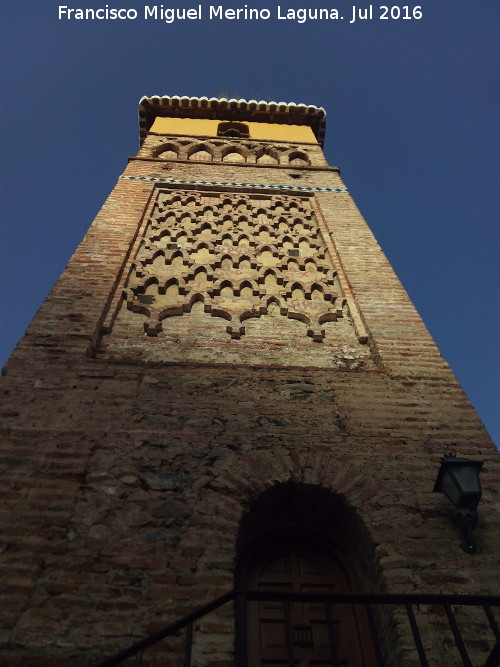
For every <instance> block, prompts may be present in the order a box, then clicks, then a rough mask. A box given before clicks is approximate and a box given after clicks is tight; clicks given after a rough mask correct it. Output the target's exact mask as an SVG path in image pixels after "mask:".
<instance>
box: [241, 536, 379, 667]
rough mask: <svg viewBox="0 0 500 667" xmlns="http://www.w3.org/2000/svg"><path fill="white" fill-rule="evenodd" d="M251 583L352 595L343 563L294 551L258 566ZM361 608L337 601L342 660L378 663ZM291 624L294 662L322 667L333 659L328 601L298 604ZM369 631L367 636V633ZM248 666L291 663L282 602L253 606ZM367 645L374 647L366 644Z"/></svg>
mask: <svg viewBox="0 0 500 667" xmlns="http://www.w3.org/2000/svg"><path fill="white" fill-rule="evenodd" d="M252 579H253V581H252V582H249V583H251V586H252V588H253V589H254V590H260V591H294V592H302V593H334V592H336V593H349V592H351V582H350V580H349V577H348V575H347V573H346V571H345V570H344V569H343V567H342V566H341V565H340V564H339V563H337V562H336V561H334V560H333V559H330V558H327V557H326V556H323V555H317V554H314V553H310V552H307V551H301V550H295V549H294V550H291V551H289V552H287V553H282V554H281V555H277V556H276V557H275V558H273V559H272V560H268V561H267V562H266V563H265V564H263V565H261V566H260V567H257V568H256V569H255V570H254V572H253V575H252ZM360 616H361V614H360V610H358V609H353V607H352V606H351V605H349V606H346V605H332V618H333V627H334V635H335V642H336V646H337V654H338V659H339V664H340V665H342V666H343V667H344V666H345V667H368V666H370V667H371V665H372V664H373V658H372V657H371V654H372V649H371V641H370V640H369V639H366V637H368V638H369V634H367V633H366V628H364V627H363V625H364V624H363V619H362V618H360ZM291 623H292V628H293V643H294V657H295V665H297V666H298V667H313V666H315V667H320V666H326V665H329V666H330V667H331V665H332V664H333V663H332V649H331V645H330V641H329V633H328V626H327V620H326V610H325V605H324V604H323V603H320V604H317V603H311V602H294V603H292V604H291ZM365 635H366V637H365ZM248 641H249V654H248V657H249V661H248V662H249V667H270V666H271V665H273V666H278V665H288V657H287V656H288V654H287V644H286V626H285V619H284V610H283V604H282V603H281V602H254V603H251V604H250V608H249V625H248ZM367 643H368V644H370V646H367Z"/></svg>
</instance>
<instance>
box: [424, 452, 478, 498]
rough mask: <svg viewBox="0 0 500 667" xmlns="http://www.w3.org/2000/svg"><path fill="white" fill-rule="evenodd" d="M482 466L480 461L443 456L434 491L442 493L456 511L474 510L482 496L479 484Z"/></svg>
mask: <svg viewBox="0 0 500 667" xmlns="http://www.w3.org/2000/svg"><path fill="white" fill-rule="evenodd" d="M482 465H483V464H482V461H469V460H467V459H461V458H456V457H454V456H445V457H444V458H443V460H442V461H441V469H440V471H439V475H438V478H437V480H436V486H435V487H434V490H435V491H442V492H443V493H444V494H445V496H446V497H447V498H448V499H449V500H450V501H451V502H452V503H453V504H454V505H455V507H457V508H458V509H475V508H476V507H477V506H478V503H479V501H480V499H481V495H482V490H481V484H480V482H479V471H480V470H481V467H482Z"/></svg>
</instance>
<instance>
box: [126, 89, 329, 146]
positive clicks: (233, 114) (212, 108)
mask: <svg viewBox="0 0 500 667" xmlns="http://www.w3.org/2000/svg"><path fill="white" fill-rule="evenodd" d="M158 116H163V117H170V118H172V117H177V118H209V119H213V120H229V121H231V120H233V121H239V122H245V121H247V122H257V123H258V122H261V123H279V124H282V125H283V124H284V125H307V126H308V127H310V128H311V129H312V131H313V132H314V135H315V137H316V139H317V140H318V142H319V143H320V144H321V145H323V142H324V139H325V131H326V112H325V110H324V109H323V107H316V106H314V105H307V104H295V103H294V102H265V101H262V100H261V101H260V102H257V100H243V99H238V100H237V99H234V98H233V99H226V98H225V97H210V98H208V97H178V96H177V95H174V96H172V97H169V96H168V95H164V96H163V97H159V96H157V95H154V96H152V97H142V98H141V100H140V101H139V139H140V142H141V144H142V142H143V141H144V139H145V137H146V134H147V133H148V131H149V129H150V128H151V126H152V125H153V123H154V120H155V118H157V117H158Z"/></svg>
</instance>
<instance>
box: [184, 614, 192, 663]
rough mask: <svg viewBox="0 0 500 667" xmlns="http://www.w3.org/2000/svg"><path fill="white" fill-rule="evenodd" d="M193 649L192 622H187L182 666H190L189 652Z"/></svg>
mask: <svg viewBox="0 0 500 667" xmlns="http://www.w3.org/2000/svg"><path fill="white" fill-rule="evenodd" d="M192 650H193V623H192V622H191V623H188V625H187V631H186V647H185V649H184V667H191V653H192Z"/></svg>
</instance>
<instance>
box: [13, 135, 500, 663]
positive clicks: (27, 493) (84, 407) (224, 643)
mask: <svg viewBox="0 0 500 667" xmlns="http://www.w3.org/2000/svg"><path fill="white" fill-rule="evenodd" d="M160 140H161V138H158V137H150V138H149V139H148V140H147V142H146V143H145V145H144V147H143V148H142V149H141V153H140V155H141V156H143V157H144V159H133V160H132V161H130V163H129V165H128V167H127V169H126V171H125V175H126V176H134V177H152V178H157V179H158V178H160V179H166V178H174V179H180V180H184V181H191V180H203V181H217V182H220V181H222V182H228V183H231V182H237V183H261V184H265V183H268V184H273V185H292V186H297V185H300V186H307V187H313V188H344V187H345V186H344V184H343V182H342V181H341V179H340V176H339V174H338V171H337V170H335V169H332V168H329V167H327V166H326V165H325V163H324V161H323V159H322V157H321V155H320V150H319V148H317V149H313V148H312V147H310V146H307V147H299V148H304V150H305V149H306V148H308V149H309V150H310V155H311V156H312V157H311V163H312V165H313V166H311V167H309V168H303V169H300V168H291V167H289V166H286V165H281V166H280V165H276V166H272V165H271V166H261V165H256V164H248V163H246V164H244V165H241V164H239V163H238V164H236V165H235V164H229V163H221V162H218V161H214V162H210V163H204V162H190V161H189V160H186V159H183V158H182V157H180V158H179V159H178V160H175V161H171V162H167V161H165V160H161V159H160V158H158V159H157V158H149V157H148V153H147V151H149V150H151V151H154V149H155V147H157V145H158V143H159V142H160ZM193 141H194V140H193ZM146 158H147V159H146ZM292 175H293V176H296V175H299V176H300V178H298V179H297V178H292ZM169 187H174V188H177V189H184V190H185V189H188V190H189V189H193V190H198V191H204V190H206V189H208V190H210V191H217V192H220V191H221V190H222V191H223V190H224V189H225V187H224V186H217V187H215V186H214V187H213V188H212V189H210V187H208V186H207V187H206V188H204V187H203V186H200V185H197V186H195V185H190V184H176V185H172V186H170V185H168V184H166V183H163V182H153V181H140V180H124V179H120V180H119V181H118V182H117V185H116V187H115V188H114V190H113V192H112V193H111V195H110V197H109V198H108V200H107V201H106V203H105V204H104V206H103V208H102V210H101V211H100V213H99V214H98V216H97V218H96V220H95V221H94V223H93V224H92V226H91V228H90V229H89V232H88V233H87V235H86V236H85V238H84V239H83V241H82V243H81V245H80V246H79V248H78V249H77V251H76V252H75V254H74V256H73V257H72V259H71V260H70V262H69V263H68V266H67V268H66V269H65V271H64V272H63V274H62V275H61V277H60V279H59V280H58V282H57V284H56V285H55V287H54V289H53V290H52V292H51V293H50V295H49V296H48V297H47V300H46V301H45V303H44V304H43V306H42V307H41V309H40V310H39V312H38V313H37V315H36V316H35V318H34V319H33V322H32V323H31V325H30V327H29V329H28V331H27V333H26V336H25V337H24V338H23V339H22V340H21V341H20V343H19V345H18V347H17V348H16V350H15V351H14V353H13V354H12V356H11V358H10V360H9V362H8V363H7V365H6V366H5V369H4V377H3V378H2V392H3V393H2V395H3V399H4V400H3V402H2V408H1V415H2V424H3V428H2V445H1V457H2V458H1V461H0V465H1V466H2V472H3V474H2V477H1V482H0V483H1V485H2V498H3V503H2V508H1V513H2V519H1V521H2V526H3V529H2V536H1V540H2V546H1V548H0V566H1V568H2V575H1V577H0V581H1V582H2V583H1V584H0V593H1V596H2V603H1V611H0V623H1V630H0V647H1V648H0V656H1V657H0V662H1V664H2V665H23V666H27V665H37V667H38V666H43V665H51V666H52V665H87V664H95V663H96V662H97V661H98V660H99V659H100V658H103V657H105V656H106V655H108V654H109V653H110V652H113V651H114V650H117V649H118V648H121V647H123V646H126V645H128V644H129V643H131V642H132V641H133V640H134V639H137V638H139V637H142V636H143V635H144V634H146V633H147V632H149V631H152V630H153V629H156V628H157V627H159V626H161V625H162V624H165V623H167V622H170V621H172V620H175V619H176V618H177V617H179V616H181V615H183V614H184V613H187V612H188V611H191V610H192V609H194V608H196V607H197V606H199V605H201V604H203V603H205V602H207V601H208V600H210V599H212V598H214V597H216V596H217V595H218V594H220V593H222V592H224V591H226V590H228V589H230V588H231V587H232V586H233V585H234V568H235V558H236V556H237V553H236V552H237V543H238V535H239V526H240V522H241V518H242V516H243V515H244V514H245V512H247V511H248V508H249V507H250V506H251V503H252V502H253V501H254V500H255V499H256V498H258V497H259V496H260V495H261V494H262V493H264V492H265V491H266V490H268V489H270V488H272V487H273V486H275V485H278V484H281V483H287V482H289V481H290V480H291V481H294V482H296V483H297V484H303V485H313V486H316V487H321V488H322V489H325V490H328V491H330V492H331V494H332V497H335V498H337V499H340V500H341V503H340V500H339V503H340V504H339V508H342V507H344V508H348V509H349V511H350V512H354V515H355V516H356V517H357V518H356V520H357V521H358V523H359V527H360V528H359V531H361V532H359V535H362V537H360V538H359V539H354V538H353V536H352V535H351V537H349V536H348V535H347V532H348V531H347V528H346V525H347V524H346V521H345V520H341V519H339V520H338V525H337V524H336V525H337V528H338V531H339V534H338V535H337V536H334V537H332V539H333V540H334V541H335V540H336V541H337V542H338V543H340V542H342V541H343V540H344V544H347V545H348V546H349V549H348V550H347V551H348V555H349V558H351V559H352V563H353V565H354V567H355V568H356V569H357V570H358V575H359V577H360V579H361V581H362V583H363V586H364V587H365V589H366V590H369V591H387V592H449V593H471V594H472V593H494V592H496V589H497V585H496V582H497V577H498V543H499V537H500V535H499V529H498V525H499V522H498V507H497V505H496V504H495V502H496V500H497V499H498V490H497V489H498V477H499V475H498V455H497V452H496V450H495V448H494V446H493V444H492V443H491V441H490V440H489V438H488V436H487V434H486V432H485V430H484V428H483V426H482V424H481V422H480V420H479V418H478V416H477V415H476V413H475V412H474V410H473V408H472V407H471V405H470V403H469V401H468V399H467V397H466V396H465V394H464V393H463V391H462V390H461V388H460V386H459V385H458V383H457V381H456V379H455V378H454V376H453V374H452V372H451V370H450V369H449V367H448V366H447V364H446V362H445V361H444V360H443V359H442V357H441V356H440V353H439V350H438V349H437V348H436V346H435V344H434V342H433V341H432V339H431V338H430V336H429V334H428V332H427V330H426V328H425V326H424V325H423V323H422V321H421V320H420V318H419V316H418V314H417V313H416V311H415V309H414V308H413V306H412V304H411V302H410V301H409V299H408V297H407V295H406V293H405V292H404V290H403V288H402V286H401V284H400V283H399V281H398V279H397V277H396V276H395V275H394V273H393V271H392V269H391V267H390V266H389V264H388V262H387V260H386V258H385V257H384V255H383V253H382V251H381V250H380V248H379V246H378V245H377V243H376V241H375V240H374V239H373V236H372V234H371V232H370V230H369V228H368V227H367V225H366V224H365V222H364V220H363V219H362V217H361V215H360V214H359V212H358V210H357V208H356V206H355V205H354V203H353V201H352V199H351V198H350V196H349V195H348V194H347V193H345V192H317V191H314V192H311V193H309V194H308V196H311V197H312V198H313V200H314V205H315V207H316V211H317V217H318V220H319V221H320V223H321V224H322V225H325V226H326V227H327V228H328V230H329V231H330V234H331V238H330V239H327V242H328V245H329V249H330V254H331V256H332V257H333V258H334V262H335V263H336V266H337V269H338V271H339V277H340V279H341V281H342V289H343V292H344V295H345V297H346V299H348V300H350V303H351V305H352V308H353V313H354V315H353V316H352V317H351V319H355V318H358V322H357V324H356V322H355V321H353V322H352V323H351V324H352V327H353V329H356V326H359V325H360V323H364V326H365V328H366V331H367V334H368V342H367V343H366V344H365V343H363V345H362V347H363V350H368V353H369V359H370V363H369V364H365V365H364V366H362V367H356V368H354V367H353V366H352V365H351V367H349V364H346V365H344V366H339V365H335V364H332V365H331V366H328V364H322V365H315V364H311V363H310V362H308V360H307V348H306V347H304V349H303V350H302V351H301V354H302V355H304V356H303V361H302V363H296V362H294V363H290V359H288V358H287V356H286V354H284V355H283V359H282V360H281V362H280V360H279V358H276V356H274V357H273V360H272V362H269V363H266V361H265V359H264V360H263V359H262V358H259V363H254V361H253V359H252V358H251V357H249V358H248V361H247V362H245V360H244V359H243V360H240V361H239V362H238V363H237V364H235V363H233V362H232V360H231V359H230V360H229V363H228V360H227V359H225V358H224V353H225V350H227V349H228V347H227V345H229V344H230V342H231V339H230V338H229V339H228V340H229V343H227V344H226V343H224V344H221V346H220V348H219V349H220V357H219V358H218V359H217V358H215V359H214V358H213V357H212V358H210V359H208V360H205V361H203V360H201V361H200V360H196V359H192V358H190V357H189V355H188V357H187V358H186V360H185V361H184V362H182V363H173V362H172V361H171V360H169V358H168V354H167V355H165V357H164V358H162V357H161V356H158V357H157V358H155V359H154V360H152V361H149V362H148V361H147V359H146V360H145V359H144V358H141V359H138V358H137V357H134V354H130V355H128V357H125V356H124V355H122V356H121V357H119V356H115V357H113V355H111V354H106V353H105V343H104V342H103V341H104V339H105V338H106V336H105V337H104V338H103V337H102V329H101V325H102V324H103V322H104V321H105V320H106V321H108V320H107V319H106V318H108V319H109V312H110V311H109V309H110V307H111V305H112V304H116V295H117V290H119V289H120V286H121V285H123V281H124V280H125V278H126V276H125V274H124V273H123V272H124V271H126V270H128V267H129V266H130V262H131V261H132V259H133V253H134V252H135V249H136V248H137V244H138V243H139V241H140V238H141V236H140V235H141V234H142V231H141V230H142V227H141V225H142V224H143V222H144V220H145V219H146V216H147V215H148V212H149V211H150V210H151V207H152V205H153V202H154V200H155V198H156V196H157V193H158V188H167V189H168V188H169ZM232 190H234V188H232V187H231V186H227V191H228V192H231V191H232ZM239 190H241V192H244V193H245V192H247V193H251V194H255V193H257V192H258V191H257V190H255V189H250V188H245V187H241V188H239ZM266 192H267V191H266ZM273 192H274V194H276V192H278V193H279V191H273ZM285 194H286V196H291V195H290V193H289V192H286V193H285ZM180 319H182V318H180ZM214 322H215V318H214ZM346 322H347V320H346ZM349 322H350V320H349ZM351 324H350V325H349V326H351ZM112 335H113V330H111V335H110V338H111V336H112ZM134 335H137V337H138V339H137V340H139V339H140V345H141V346H142V348H143V349H146V348H144V346H146V347H147V345H148V344H149V343H151V342H152V341H151V340H148V338H147V336H146V335H145V334H144V333H143V331H141V327H140V326H139V327H138V329H137V333H136V334H134ZM185 336H188V337H189V328H187V330H186V332H185ZM125 342H126V341H125ZM196 344H197V345H198V346H199V345H200V343H199V342H198V343H196ZM313 344H316V343H312V342H311V345H313ZM201 347H203V344H201ZM360 349H361V348H360ZM449 451H455V452H457V453H458V454H459V455H461V456H466V457H468V456H470V457H473V458H477V459H480V460H484V461H485V465H484V469H483V472H482V474H481V480H482V485H483V492H484V495H483V499H482V501H481V504H480V507H479V524H478V527H477V530H476V532H475V535H476V538H477V542H478V545H479V547H478V552H477V553H476V554H475V555H474V556H470V555H467V554H465V553H464V552H463V551H461V550H460V549H459V547H458V536H457V534H456V532H455V528H454V527H453V525H452V524H451V522H450V507H449V506H448V503H447V501H446V500H445V499H444V497H443V496H442V495H441V494H433V493H432V488H433V484H434V481H435V477H436V474H437V469H438V467H439V460H440V458H441V456H442V455H443V454H444V453H446V452H449ZM342 511H344V510H342V509H339V512H342ZM345 511H347V509H345ZM324 530H325V531H328V530H329V529H328V526H325V527H324ZM356 535H358V533H356ZM219 621H220V623H221V626H220V627H219V630H218V633H219V634H217V633H216V634H215V635H213V636H210V632H207V633H205V635H206V638H205V645H204V649H203V647H200V648H199V649H197V650H199V651H202V650H205V651H206V652H205V654H203V655H204V657H199V658H198V659H199V661H200V664H203V665H208V664H209V663H210V661H212V662H213V664H215V663H216V662H217V660H219V661H220V662H219V663H218V664H223V663H222V661H223V660H226V664H229V663H230V657H228V656H229V654H228V651H229V648H228V647H229V646H230V643H228V640H227V637H226V638H224V628H226V629H228V633H229V634H231V632H232V630H230V629H229V628H230V624H229V623H228V620H227V618H226V617H224V616H221V617H220V618H219ZM481 628H482V626H481ZM219 631H220V632H219ZM477 632H479V640H478V642H477V644H478V645H477V646H476V647H475V648H476V649H477V650H478V651H481V650H483V651H484V650H486V648H487V641H486V639H483V638H481V636H480V633H481V632H482V630H481V629H479V630H477ZM219 635H220V636H219ZM485 647H486V648H485ZM433 650H434V651H435V653H434V654H433V655H434V656H435V660H436V664H444V663H443V662H442V661H443V659H444V658H443V656H442V654H441V653H440V651H442V650H443V647H440V646H439V642H437V643H436V644H435V646H434V648H433ZM208 656H210V658H209V657H208ZM228 661H229V663H228ZM440 661H441V662H440ZM408 664H409V663H408ZM447 664H448V663H447ZM449 664H452V663H451V662H450V663H449Z"/></svg>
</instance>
